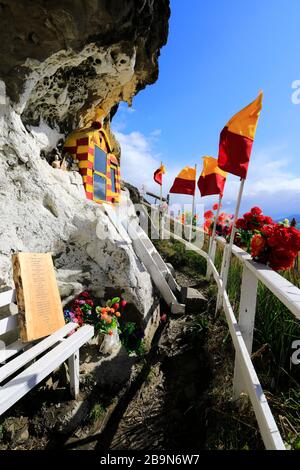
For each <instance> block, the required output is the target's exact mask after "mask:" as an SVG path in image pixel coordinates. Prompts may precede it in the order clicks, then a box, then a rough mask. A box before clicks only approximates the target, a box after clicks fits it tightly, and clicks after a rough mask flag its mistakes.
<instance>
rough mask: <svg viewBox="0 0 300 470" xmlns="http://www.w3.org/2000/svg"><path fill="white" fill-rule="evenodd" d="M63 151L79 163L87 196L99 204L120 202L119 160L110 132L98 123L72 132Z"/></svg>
mask: <svg viewBox="0 0 300 470" xmlns="http://www.w3.org/2000/svg"><path fill="white" fill-rule="evenodd" d="M63 153H64V154H65V155H66V154H67V155H69V156H71V157H72V158H73V159H74V161H75V162H77V164H78V167H79V172H80V174H81V175H82V179H83V184H84V187H85V193H86V197H87V198H88V199H91V200H92V201H95V202H98V203H101V202H110V203H117V202H119V200H120V192H121V187H120V162H119V159H118V158H117V157H116V156H115V155H114V154H113V153H112V147H111V144H110V141H109V138H108V135H107V133H106V132H105V130H104V129H102V127H101V124H100V123H99V122H94V123H93V124H92V126H91V127H88V128H84V129H77V130H75V131H74V132H72V134H70V135H69V136H68V137H67V139H66V141H65V144H64V147H63Z"/></svg>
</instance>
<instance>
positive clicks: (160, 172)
mask: <svg viewBox="0 0 300 470" xmlns="http://www.w3.org/2000/svg"><path fill="white" fill-rule="evenodd" d="M165 173H166V167H165V165H160V167H159V168H158V169H157V170H155V172H154V174H153V179H154V181H155V183H157V184H160V185H162V175H164V174H165Z"/></svg>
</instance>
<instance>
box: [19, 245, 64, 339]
mask: <svg viewBox="0 0 300 470" xmlns="http://www.w3.org/2000/svg"><path fill="white" fill-rule="evenodd" d="M12 257H13V277H14V282H15V287H16V297H17V303H18V309H19V314H18V319H19V329H20V338H21V341H24V342H26V341H32V340H35V339H39V338H43V337H44V336H48V335H50V334H52V333H54V332H55V331H57V330H58V329H59V328H61V327H62V326H64V324H65V320H64V314H63V310H62V305H61V300H60V295H59V291H58V287H57V283H56V278H55V272H54V267H53V261H52V258H51V254H50V253H16V254H13V255H12Z"/></svg>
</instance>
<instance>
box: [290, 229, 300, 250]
mask: <svg viewBox="0 0 300 470" xmlns="http://www.w3.org/2000/svg"><path fill="white" fill-rule="evenodd" d="M289 231H290V233H291V235H292V241H291V248H292V249H293V250H296V251H300V230H297V229H296V228H295V227H289Z"/></svg>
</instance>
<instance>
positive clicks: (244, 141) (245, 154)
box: [218, 91, 263, 179]
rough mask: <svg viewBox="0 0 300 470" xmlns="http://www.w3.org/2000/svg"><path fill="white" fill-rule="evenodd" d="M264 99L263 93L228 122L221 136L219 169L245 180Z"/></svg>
mask: <svg viewBox="0 0 300 470" xmlns="http://www.w3.org/2000/svg"><path fill="white" fill-rule="evenodd" d="M262 98H263V93H262V91H261V92H260V93H259V95H258V97H257V98H256V99H255V100H254V101H252V103H250V104H248V106H246V107H245V108H243V109H242V110H241V111H239V112H238V113H236V114H235V115H234V116H233V117H232V118H231V119H230V120H229V121H228V123H227V124H226V126H225V127H224V129H223V130H222V132H221V134H220V143H219V156H218V165H219V168H221V169H222V170H224V171H228V173H232V174H233V175H236V176H239V177H240V178H243V179H245V178H246V176H247V171H248V165H249V159H250V155H251V150H252V145H253V141H254V137H255V132H256V127H257V123H258V117H259V114H260V111H261V108H262Z"/></svg>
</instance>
